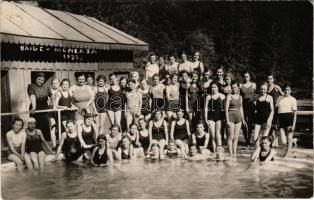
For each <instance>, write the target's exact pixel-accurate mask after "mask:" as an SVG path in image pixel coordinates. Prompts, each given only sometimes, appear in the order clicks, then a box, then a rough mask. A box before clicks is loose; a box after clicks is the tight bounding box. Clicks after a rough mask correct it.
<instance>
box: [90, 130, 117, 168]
mask: <svg viewBox="0 0 314 200" xmlns="http://www.w3.org/2000/svg"><path fill="white" fill-rule="evenodd" d="M91 163H92V165H93V166H95V167H102V166H107V165H109V164H111V163H113V159H112V153H111V150H110V148H109V147H108V146H107V138H106V135H105V134H101V135H99V136H98V137H97V147H95V148H94V150H93V153H92V159H91Z"/></svg>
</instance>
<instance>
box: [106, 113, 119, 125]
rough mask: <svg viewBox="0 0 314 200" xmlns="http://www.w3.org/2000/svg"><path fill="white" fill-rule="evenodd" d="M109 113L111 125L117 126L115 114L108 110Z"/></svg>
mask: <svg viewBox="0 0 314 200" xmlns="http://www.w3.org/2000/svg"><path fill="white" fill-rule="evenodd" d="M107 113H108V117H109V120H110V123H111V125H114V124H115V117H114V112H113V111H111V110H108V111H107ZM120 128H121V127H120Z"/></svg>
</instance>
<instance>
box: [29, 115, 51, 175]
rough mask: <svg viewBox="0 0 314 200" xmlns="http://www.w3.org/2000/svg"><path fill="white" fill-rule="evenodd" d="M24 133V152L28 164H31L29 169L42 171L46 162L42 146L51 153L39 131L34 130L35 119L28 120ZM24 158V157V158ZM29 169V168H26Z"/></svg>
mask: <svg viewBox="0 0 314 200" xmlns="http://www.w3.org/2000/svg"><path fill="white" fill-rule="evenodd" d="M25 132H26V152H27V153H28V155H29V156H27V159H30V160H29V162H30V163H32V165H31V169H32V168H33V167H34V168H35V169H38V168H40V169H44V167H45V161H46V153H45V151H44V149H43V145H45V147H46V148H47V149H48V151H49V152H50V153H51V154H53V151H52V150H51V148H50V147H49V145H48V144H47V142H46V140H45V138H44V136H43V134H42V132H41V130H39V129H36V119H35V118H32V117H31V118H30V119H29V120H28V126H27V128H26V129H25ZM25 158H26V157H25ZM28 167H30V166H28Z"/></svg>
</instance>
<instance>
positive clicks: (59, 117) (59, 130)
mask: <svg viewBox="0 0 314 200" xmlns="http://www.w3.org/2000/svg"><path fill="white" fill-rule="evenodd" d="M61 126H62V122H61V110H60V109H58V135H59V144H60V140H61Z"/></svg>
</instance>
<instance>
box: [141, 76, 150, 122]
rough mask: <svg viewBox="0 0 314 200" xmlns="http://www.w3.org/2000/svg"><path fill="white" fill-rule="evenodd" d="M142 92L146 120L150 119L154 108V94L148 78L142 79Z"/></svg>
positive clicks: (143, 113)
mask: <svg viewBox="0 0 314 200" xmlns="http://www.w3.org/2000/svg"><path fill="white" fill-rule="evenodd" d="M141 87H142V88H141V89H142V90H141V92H142V109H141V113H142V115H144V118H145V120H146V121H148V120H149V119H150V117H151V110H152V94H151V90H150V87H149V85H148V84H147V80H146V79H143V80H142V81H141Z"/></svg>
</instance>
